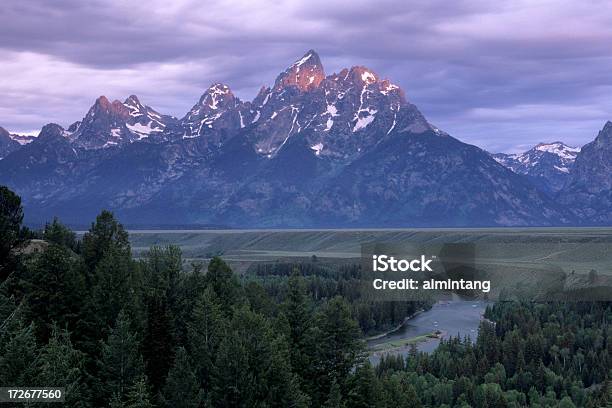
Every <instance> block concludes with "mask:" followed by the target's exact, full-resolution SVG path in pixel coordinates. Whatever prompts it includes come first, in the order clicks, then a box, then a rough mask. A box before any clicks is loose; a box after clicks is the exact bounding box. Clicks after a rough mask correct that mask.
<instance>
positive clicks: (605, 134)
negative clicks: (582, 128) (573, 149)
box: [595, 121, 612, 149]
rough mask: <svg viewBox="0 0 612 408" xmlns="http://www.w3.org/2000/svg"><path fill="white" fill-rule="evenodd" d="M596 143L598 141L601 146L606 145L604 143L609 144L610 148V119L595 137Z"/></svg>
mask: <svg viewBox="0 0 612 408" xmlns="http://www.w3.org/2000/svg"><path fill="white" fill-rule="evenodd" d="M595 143H597V145H598V146H600V147H604V145H607V147H608V149H609V148H610V147H611V144H612V122H610V121H607V122H606V124H605V125H604V127H603V129H601V130H600V131H599V134H598V135H597V137H596V138H595Z"/></svg>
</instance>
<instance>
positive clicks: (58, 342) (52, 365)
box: [38, 326, 86, 407]
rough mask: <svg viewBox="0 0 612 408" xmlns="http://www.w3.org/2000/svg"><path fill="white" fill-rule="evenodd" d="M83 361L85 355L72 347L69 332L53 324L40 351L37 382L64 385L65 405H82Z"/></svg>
mask: <svg viewBox="0 0 612 408" xmlns="http://www.w3.org/2000/svg"><path fill="white" fill-rule="evenodd" d="M84 362H85V356H84V355H83V353H81V352H80V351H78V350H75V349H74V347H73V346H72V342H71V341H70V334H69V333H68V332H67V331H65V330H64V331H62V330H60V329H59V328H58V327H57V326H54V327H53V328H52V330H51V338H50V339H49V343H48V344H47V345H46V346H45V347H44V348H43V349H42V350H41V352H40V357H39V373H38V384H53V386H56V387H65V388H66V390H65V395H66V406H69V407H84V406H86V401H85V400H86V398H85V397H86V394H85V385H84V379H83V377H84V372H83V367H84Z"/></svg>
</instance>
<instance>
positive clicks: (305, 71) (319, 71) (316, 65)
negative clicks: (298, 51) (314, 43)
mask: <svg viewBox="0 0 612 408" xmlns="http://www.w3.org/2000/svg"><path fill="white" fill-rule="evenodd" d="M324 79H325V71H324V70H323V65H322V64H321V59H320V58H319V55H318V54H317V53H316V52H315V51H314V50H310V51H308V52H307V53H306V54H304V56H303V57H302V58H300V59H299V60H297V61H295V62H294V63H293V64H292V65H291V66H290V67H289V68H287V69H286V70H285V71H284V72H283V73H281V74H280V75H279V76H278V77H277V78H276V82H275V83H274V90H276V91H279V90H281V89H283V88H286V87H289V86H294V87H296V88H298V89H299V90H300V91H309V90H312V89H315V88H317V87H318V86H319V84H320V83H321V81H323V80H324Z"/></svg>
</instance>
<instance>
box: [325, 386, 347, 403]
mask: <svg viewBox="0 0 612 408" xmlns="http://www.w3.org/2000/svg"><path fill="white" fill-rule="evenodd" d="M345 407H346V404H345V403H344V401H343V399H342V392H341V390H340V386H339V385H338V383H337V382H336V381H335V380H334V381H333V382H332V384H331V387H330V388H329V395H328V396H327V400H326V401H325V404H324V405H323V408H345Z"/></svg>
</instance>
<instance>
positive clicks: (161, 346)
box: [143, 295, 175, 394]
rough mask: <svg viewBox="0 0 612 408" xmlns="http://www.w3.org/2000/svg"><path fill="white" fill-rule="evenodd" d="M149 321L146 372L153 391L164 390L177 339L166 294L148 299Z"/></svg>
mask: <svg viewBox="0 0 612 408" xmlns="http://www.w3.org/2000/svg"><path fill="white" fill-rule="evenodd" d="M146 307H147V322H146V327H145V332H144V340H143V342H144V344H145V345H146V347H144V349H143V357H144V361H145V367H146V374H147V378H148V379H149V383H150V384H151V387H152V389H153V393H155V394H156V393H158V392H160V391H161V390H162V387H163V386H164V383H165V382H166V376H167V375H168V370H169V369H170V367H171V366H172V361H173V359H174V349H175V339H174V337H173V326H172V321H173V319H172V317H171V316H170V311H169V310H168V305H167V303H166V299H165V296H163V295H161V296H156V295H154V296H151V297H149V298H148V299H147V300H146Z"/></svg>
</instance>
